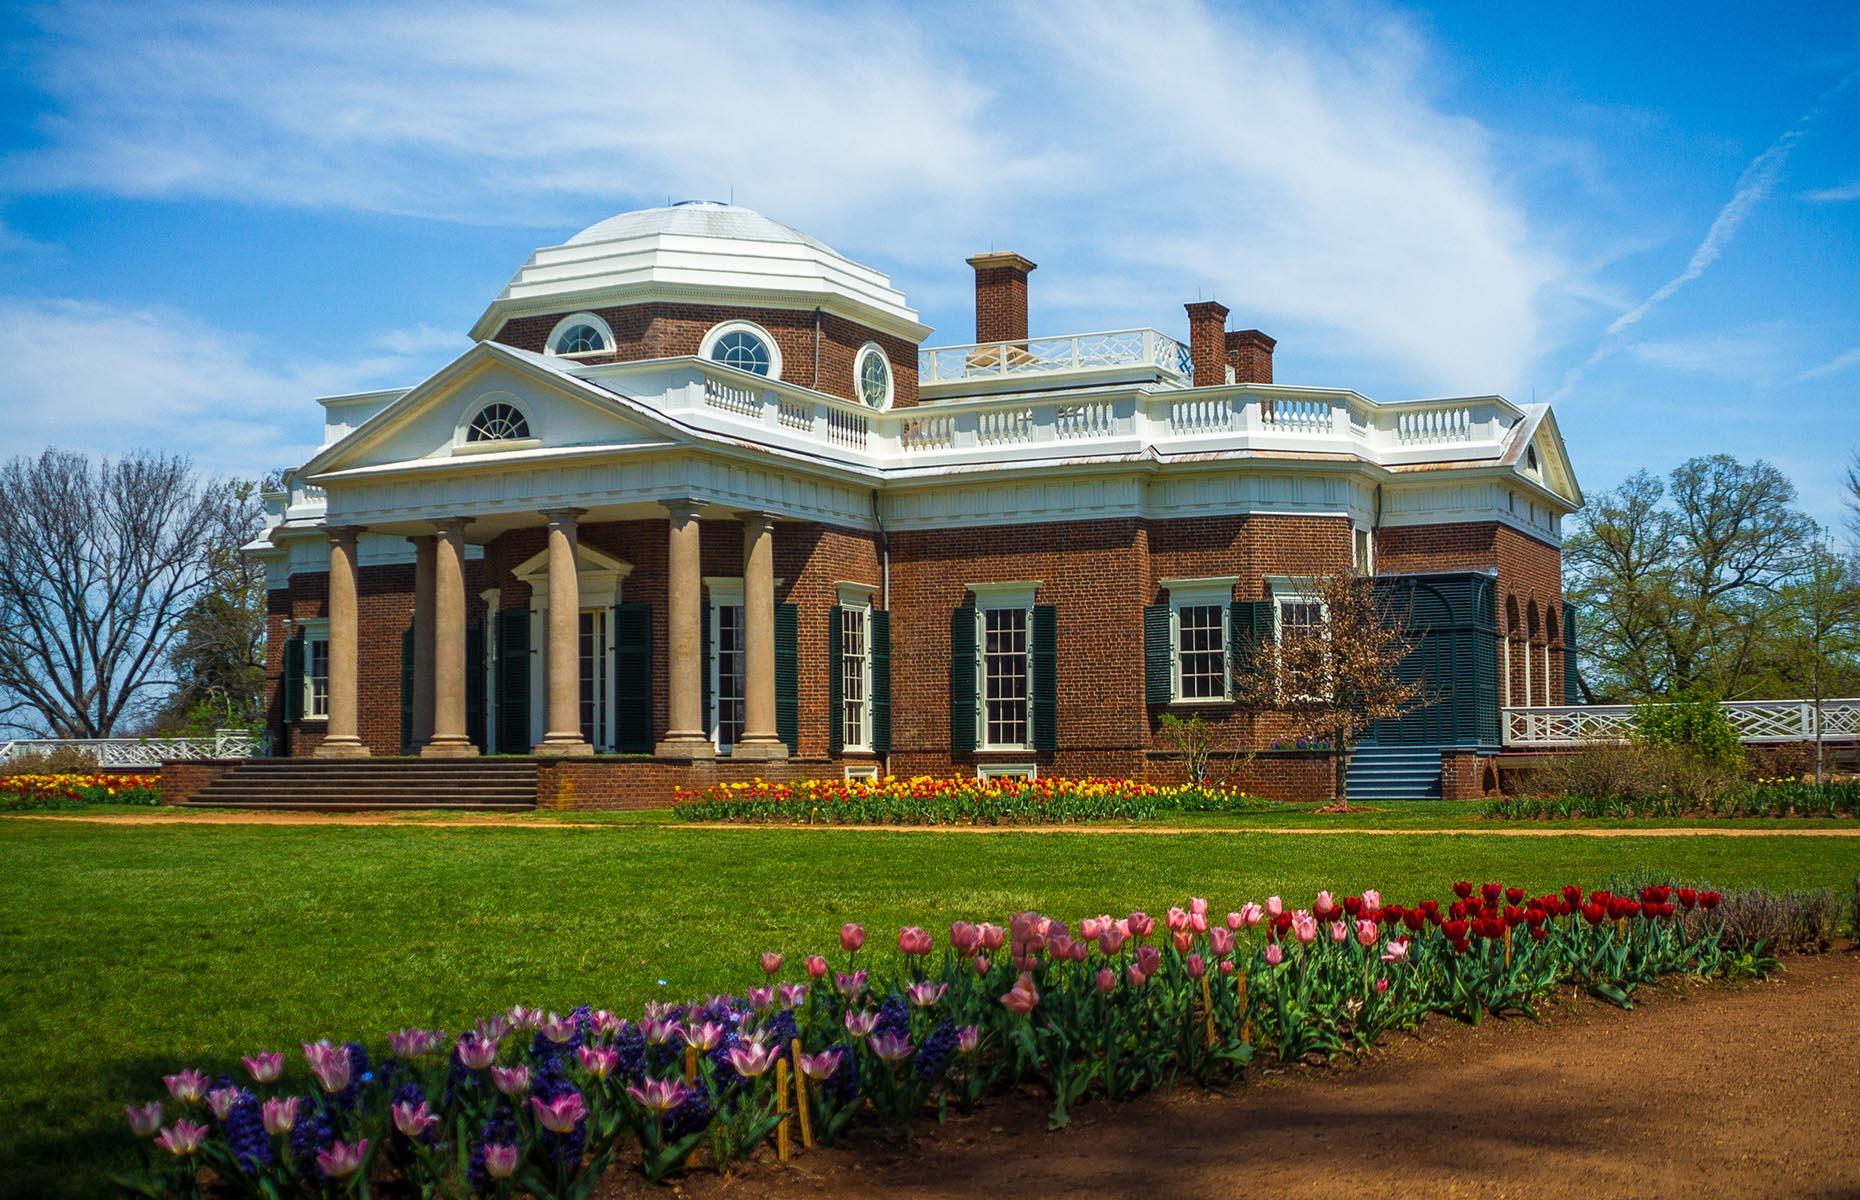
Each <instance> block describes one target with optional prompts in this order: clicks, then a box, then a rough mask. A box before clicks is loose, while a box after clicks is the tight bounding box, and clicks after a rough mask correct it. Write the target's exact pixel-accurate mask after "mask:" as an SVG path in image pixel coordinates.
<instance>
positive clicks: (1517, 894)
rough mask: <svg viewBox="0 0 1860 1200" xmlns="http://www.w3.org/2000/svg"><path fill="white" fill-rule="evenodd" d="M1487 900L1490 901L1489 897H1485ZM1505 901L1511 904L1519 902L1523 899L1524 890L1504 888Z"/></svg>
mask: <svg viewBox="0 0 1860 1200" xmlns="http://www.w3.org/2000/svg"><path fill="white" fill-rule="evenodd" d="M1487 899H1491V897H1487ZM1505 899H1507V900H1509V901H1511V903H1513V904H1516V903H1518V902H1519V901H1520V900H1523V899H1524V889H1523V888H1521V887H1509V888H1506V889H1505Z"/></svg>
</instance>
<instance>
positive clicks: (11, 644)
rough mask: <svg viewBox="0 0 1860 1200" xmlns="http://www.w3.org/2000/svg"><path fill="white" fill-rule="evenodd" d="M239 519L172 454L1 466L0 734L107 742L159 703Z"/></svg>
mask: <svg viewBox="0 0 1860 1200" xmlns="http://www.w3.org/2000/svg"><path fill="white" fill-rule="evenodd" d="M243 512H244V508H243V506H242V503H241V502H240V501H239V500H238V498H237V493H236V489H235V488H234V487H233V486H232V485H228V484H223V483H215V482H209V481H204V480H202V479H201V478H200V477H199V476H198V475H197V474H196V472H195V471H194V469H193V467H192V466H191V465H190V464H189V463H188V461H187V460H186V459H185V458H180V457H175V456H170V455H164V454H151V453H136V454H130V455H126V456H124V457H122V458H118V459H103V460H101V461H93V460H91V459H89V458H87V457H85V456H84V455H81V454H73V453H70V452H67V451H61V450H55V449H48V450H46V451H45V452H44V453H42V454H40V455H39V456H37V457H36V458H34V457H24V456H22V457H19V458H14V459H12V460H10V461H8V462H6V463H5V464H3V465H0V726H10V727H12V728H15V729H20V730H24V731H31V732H45V733H50V734H52V735H53V736H57V737H72V738H97V737H108V736H110V735H111V734H112V733H114V732H115V731H116V730H117V729H118V728H119V726H121V725H123V724H125V723H126V722H128V721H131V720H134V719H136V718H139V717H141V716H143V715H145V714H146V713H147V712H148V711H149V710H150V709H152V708H153V707H154V706H155V702H156V700H157V699H158V698H159V696H160V694H161V693H162V692H163V690H165V689H166V688H167V687H168V686H169V684H170V683H171V682H172V681H171V680H170V679H169V678H168V677H166V676H165V675H163V674H162V668H163V667H165V666H166V665H168V661H169V655H170V652H171V651H172V649H173V647H174V645H175V642H176V639H177V638H178V637H179V635H180V633H181V630H182V618H183V617H184V616H185V614H187V613H188V612H189V611H190V609H192V608H193V606H194V604H195V602H196V601H197V600H198V599H199V598H200V596H201V595H202V593H203V592H204V591H205V590H206V589H207V588H209V587H210V586H211V585H212V582H213V579H214V577H215V571H216V562H222V561H223V560H221V559H219V558H218V557H217V556H216V555H217V554H218V553H223V550H224V546H225V541H226V537H227V531H229V530H231V529H234V528H236V527H238V526H239V524H240V523H241V521H242V520H243V517H242V516H241V515H240V514H241V513H243ZM216 548H217V550H216Z"/></svg>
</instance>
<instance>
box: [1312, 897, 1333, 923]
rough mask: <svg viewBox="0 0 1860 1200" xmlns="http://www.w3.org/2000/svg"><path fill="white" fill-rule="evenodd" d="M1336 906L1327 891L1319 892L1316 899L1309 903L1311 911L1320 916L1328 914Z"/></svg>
mask: <svg viewBox="0 0 1860 1200" xmlns="http://www.w3.org/2000/svg"><path fill="white" fill-rule="evenodd" d="M1336 908H1337V901H1336V899H1335V898H1334V897H1332V896H1331V894H1330V893H1329V892H1319V893H1318V894H1317V900H1316V901H1315V902H1314V903H1313V904H1312V905H1311V911H1312V912H1314V913H1316V914H1317V915H1318V916H1320V917H1325V916H1329V915H1330V914H1331V913H1332V912H1334V911H1335V910H1336Z"/></svg>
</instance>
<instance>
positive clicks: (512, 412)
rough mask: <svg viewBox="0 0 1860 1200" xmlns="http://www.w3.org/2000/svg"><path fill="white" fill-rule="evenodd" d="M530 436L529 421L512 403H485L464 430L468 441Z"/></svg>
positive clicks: (499, 440)
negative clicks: (468, 426) (469, 425)
mask: <svg viewBox="0 0 1860 1200" xmlns="http://www.w3.org/2000/svg"><path fill="white" fill-rule="evenodd" d="M528 436H530V423H529V420H528V418H526V417H525V416H524V415H523V413H522V412H521V411H519V410H518V409H517V407H516V406H515V405H512V404H487V405H485V407H484V408H483V409H482V410H480V411H479V413H478V415H477V416H475V417H473V418H472V422H471V427H470V428H469V429H467V430H466V431H465V440H466V441H468V442H504V441H509V440H511V439H513V438H526V437H528Z"/></svg>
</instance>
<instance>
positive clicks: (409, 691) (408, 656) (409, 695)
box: [400, 628, 413, 754]
mask: <svg viewBox="0 0 1860 1200" xmlns="http://www.w3.org/2000/svg"><path fill="white" fill-rule="evenodd" d="M400 752H401V753H402V754H411V753H413V630H412V629H411V628H409V629H408V630H407V631H406V632H405V633H403V634H401V635H400Z"/></svg>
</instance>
